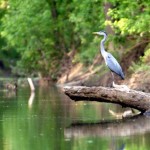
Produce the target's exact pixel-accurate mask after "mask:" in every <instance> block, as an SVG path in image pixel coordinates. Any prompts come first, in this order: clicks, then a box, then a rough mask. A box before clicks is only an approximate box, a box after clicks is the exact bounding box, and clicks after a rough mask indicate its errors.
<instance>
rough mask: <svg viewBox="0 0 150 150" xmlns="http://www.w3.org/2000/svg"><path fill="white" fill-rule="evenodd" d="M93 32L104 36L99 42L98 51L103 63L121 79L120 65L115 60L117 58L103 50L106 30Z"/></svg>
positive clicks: (122, 75)
mask: <svg viewBox="0 0 150 150" xmlns="http://www.w3.org/2000/svg"><path fill="white" fill-rule="evenodd" d="M94 33H95V34H98V35H103V36H104V38H103V39H102V41H101V43H100V51H101V54H102V56H103V58H104V60H105V63H106V65H107V66H108V68H109V69H110V70H111V71H112V72H114V73H116V74H117V75H119V76H120V77H121V78H122V79H124V78H125V77H124V73H123V71H122V68H121V66H120V65H119V63H118V62H117V60H116V59H115V58H114V57H113V55H112V54H110V53H108V52H106V51H105V48H104V43H105V41H106V38H107V34H106V32H104V31H99V32H94Z"/></svg>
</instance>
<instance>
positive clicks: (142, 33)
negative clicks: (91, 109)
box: [0, 0, 150, 91]
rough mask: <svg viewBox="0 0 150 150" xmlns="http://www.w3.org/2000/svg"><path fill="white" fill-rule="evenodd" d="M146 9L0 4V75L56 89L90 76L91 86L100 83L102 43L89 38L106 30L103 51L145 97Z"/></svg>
mask: <svg viewBox="0 0 150 150" xmlns="http://www.w3.org/2000/svg"><path fill="white" fill-rule="evenodd" d="M149 8H150V3H149V1H148V0H133V1H130V0H122V1H119V0H92V1H91V0H84V1H80V2H79V1H78V0H63V1H61V0H42V1H40V0H32V1H31V0H24V1H22V0H0V74H1V76H13V77H27V76H31V77H40V78H47V79H48V80H52V81H57V82H59V83H64V82H68V81H75V80H76V81H77V80H79V79H80V80H83V79H87V78H88V79H89V76H92V80H94V81H93V84H94V82H95V84H96V83H98V82H97V81H99V83H102V82H101V81H102V80H103V81H104V78H106V74H108V71H109V70H108V69H107V68H106V66H105V64H104V62H103V59H102V57H101V55H100V53H99V42H100V40H101V37H97V36H94V35H93V34H92V32H95V31H99V30H105V31H106V32H107V33H108V40H107V42H106V45H105V46H106V49H107V50H108V51H109V52H111V53H112V54H113V55H114V56H115V57H116V59H117V60H118V61H119V62H120V63H121V66H122V67H123V70H124V72H125V74H126V80H125V82H128V83H129V82H130V84H131V82H132V85H133V83H134V85H135V83H136V84H137V82H139V83H140V84H144V87H143V88H142V90H143V91H144V89H146V90H145V91H147V90H148V87H147V86H148V84H149V83H150V78H148V77H149V75H150V44H149V42H150V9H149ZM79 66H80V67H79ZM81 66H82V67H81ZM79 68H80V69H79ZM75 69H76V70H77V71H76V73H75V71H74V70H75ZM72 72H74V75H71V74H73V73H72ZM85 74H86V75H87V76H86V77H85ZM79 76H80V77H79ZM107 77H109V75H108V76H107ZM129 79H130V80H129ZM143 79H144V80H143ZM108 80H109V78H107V80H105V81H106V82H108ZM82 84H83V82H82ZM84 84H85V83H84ZM103 84H104V83H103ZM137 87H138V86H137ZM148 91H149V90H148Z"/></svg>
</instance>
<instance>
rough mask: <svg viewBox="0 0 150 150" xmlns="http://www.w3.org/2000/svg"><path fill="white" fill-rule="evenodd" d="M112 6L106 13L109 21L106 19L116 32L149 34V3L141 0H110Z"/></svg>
mask: <svg viewBox="0 0 150 150" xmlns="http://www.w3.org/2000/svg"><path fill="white" fill-rule="evenodd" d="M111 4H112V8H111V9H109V12H108V15H109V16H110V17H111V21H106V23H107V24H109V25H111V26H112V27H113V28H114V30H115V31H116V32H119V33H121V34H122V35H133V34H135V35H138V36H139V35H140V36H141V37H142V36H144V35H147V36H148V35H149V32H150V29H149V26H150V22H149V20H150V16H149V14H150V9H149V7H150V3H149V2H148V1H147V0H142V1H127V0H123V1H118V0H111Z"/></svg>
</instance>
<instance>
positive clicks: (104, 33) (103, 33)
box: [93, 31, 107, 36]
mask: <svg viewBox="0 0 150 150" xmlns="http://www.w3.org/2000/svg"><path fill="white" fill-rule="evenodd" d="M93 34H97V35H104V36H107V33H106V32H105V31H99V32H93Z"/></svg>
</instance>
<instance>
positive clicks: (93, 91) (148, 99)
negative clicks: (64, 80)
mask: <svg viewBox="0 0 150 150" xmlns="http://www.w3.org/2000/svg"><path fill="white" fill-rule="evenodd" d="M64 91H65V94H66V95H68V96H69V97H70V98H71V99H72V100H75V101H85V100H86V101H98V102H107V103H115V104H120V105H122V106H123V107H131V108H135V109H137V110H140V111H141V112H145V111H148V112H149V110H150V94H149V93H144V92H141V91H135V90H127V91H124V90H120V89H118V88H109V87H85V86H66V87H64Z"/></svg>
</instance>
